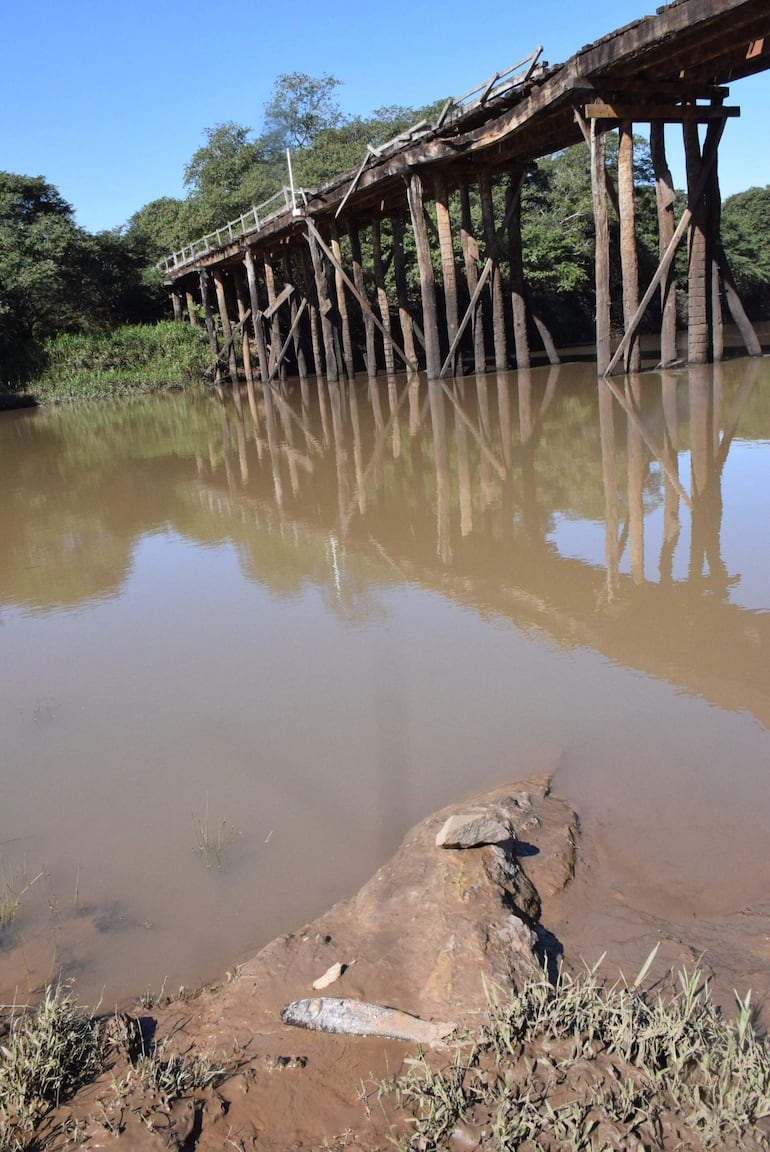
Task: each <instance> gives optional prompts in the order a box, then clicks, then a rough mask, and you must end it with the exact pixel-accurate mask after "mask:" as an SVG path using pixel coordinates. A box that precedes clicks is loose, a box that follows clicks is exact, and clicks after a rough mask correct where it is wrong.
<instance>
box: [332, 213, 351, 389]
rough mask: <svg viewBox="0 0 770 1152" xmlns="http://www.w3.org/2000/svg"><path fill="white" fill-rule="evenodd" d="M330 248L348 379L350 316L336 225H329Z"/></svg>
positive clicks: (349, 366) (349, 367) (349, 378)
mask: <svg viewBox="0 0 770 1152" xmlns="http://www.w3.org/2000/svg"><path fill="white" fill-rule="evenodd" d="M331 249H332V252H333V253H334V260H335V264H334V284H335V288H336V290H337V308H338V310H339V314H340V322H341V326H342V354H343V359H344V361H345V372H346V373H347V377H348V380H353V379H354V377H355V374H356V373H355V368H354V366H353V341H352V340H351V338H350V317H349V316H348V302H347V299H346V297H345V280H344V277H343V273H342V249H341V247H340V237H339V233H338V231H337V225H336V224H332V226H331Z"/></svg>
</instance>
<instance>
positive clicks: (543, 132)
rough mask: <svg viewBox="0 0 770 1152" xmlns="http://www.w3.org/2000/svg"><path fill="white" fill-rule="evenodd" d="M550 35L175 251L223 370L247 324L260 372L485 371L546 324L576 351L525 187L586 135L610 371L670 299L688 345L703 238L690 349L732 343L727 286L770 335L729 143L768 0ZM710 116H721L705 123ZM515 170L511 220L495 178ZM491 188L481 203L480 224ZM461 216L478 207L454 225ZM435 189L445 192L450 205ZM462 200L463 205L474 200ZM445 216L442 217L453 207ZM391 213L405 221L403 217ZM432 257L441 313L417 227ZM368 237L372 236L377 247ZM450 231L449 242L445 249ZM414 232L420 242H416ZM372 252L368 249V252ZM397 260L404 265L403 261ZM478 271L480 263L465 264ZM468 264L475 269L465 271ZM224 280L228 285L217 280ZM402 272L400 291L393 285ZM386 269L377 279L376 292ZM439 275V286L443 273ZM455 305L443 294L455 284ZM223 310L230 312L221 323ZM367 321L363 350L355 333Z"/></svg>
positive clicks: (671, 344) (692, 4) (664, 342)
mask: <svg viewBox="0 0 770 1152" xmlns="http://www.w3.org/2000/svg"><path fill="white" fill-rule="evenodd" d="M541 51H542V50H541V49H536V50H535V51H534V52H532V53H531V54H530V55H529V56H528V57H526V58H525V59H524V60H521V61H519V62H518V63H517V64H516V65H514V66H513V67H512V68H510V69H508V70H507V71H506V72H503V73H497V74H496V75H495V76H493V77H491V78H490V79H489V80H488V81H487V82H486V83H485V84H482V85H480V86H479V87H478V88H476V89H474V90H473V91H472V92H469V93H466V94H465V95H464V96H461V97H458V98H457V99H456V100H449V101H448V102H447V104H446V105H445V107H444V108H443V110H442V112H441V114H440V115H439V116H438V118H437V119H436V120H435V122H421V123H419V124H416V125H414V127H413V128H411V129H410V130H409V131H407V132H405V133H402V134H401V135H400V136H398V137H397V138H395V139H394V140H392V141H390V142H389V143H387V144H385V145H383V146H381V147H378V148H375V147H373V146H369V148H368V149H367V152H366V155H365V156H363V157H362V160H361V164H360V166H359V167H358V168H357V169H355V170H351V171H349V172H345V173H342V174H341V175H339V176H338V177H335V178H334V179H333V180H331V181H329V182H328V183H327V184H325V185H323V186H322V187H320V188H317V189H314V190H309V189H298V188H295V187H293V185H291V186H289V187H287V188H285V189H284V190H283V191H282V192H280V193H279V194H278V196H277V198H274V200H273V202H268V204H267V205H262V206H260V207H257V208H253V209H252V210H251V211H250V212H248V213H246V214H245V215H244V216H242V217H240V218H239V219H238V220H237V221H231V222H229V223H228V224H226V225H225V226H224V227H223V228H221V229H219V230H218V231H217V232H216V233H213V234H211V235H209V236H206V237H203V238H201V239H200V240H197V241H195V242H193V243H191V244H189V245H187V246H186V247H185V248H183V249H182V250H181V251H180V252H177V253H174V254H173V255H172V256H169V257H168V258H167V259H166V260H165V261H164V262H163V264H162V267H163V271H164V273H165V278H166V283H167V284H168V285H169V287H170V289H171V294H172V301H173V304H174V312H175V315H176V316H177V317H178V318H179V319H181V318H182V316H183V314H184V309H185V304H186V307H187V312H188V315H189V318H190V320H191V322H193V323H195V322H196V321H197V316H198V313H199V309H200V308H201V307H202V311H203V314H204V316H205V321H206V326H207V329H208V334H209V340H210V344H211V350H212V358H213V361H214V362H215V364H216V365H217V368H216V371H217V379H218V380H219V379H221V376H222V375H223V374H225V373H226V372H227V371H228V369H229V375H230V378H231V380H233V381H235V380H237V378H238V364H237V360H236V356H235V351H234V345H235V341H236V339H239V340H240V341H241V342H242V348H243V365H244V370H245V374H246V378H247V380H248V381H249V382H251V381H252V380H254V379H256V376H257V371H256V369H257V365H256V364H253V362H252V356H253V354H254V352H256V359H257V361H258V368H259V377H260V378H261V380H262V381H266V382H269V381H271V380H272V379H274V378H275V376H276V375H277V374H278V373H279V372H285V371H286V369H287V366H290V367H291V370H293V371H295V372H296V373H298V374H299V376H300V378H301V379H305V378H306V377H307V375H308V373H309V372H311V373H314V374H316V375H325V376H326V378H327V380H330V381H334V380H337V379H338V378H339V377H340V375H342V373H345V374H346V375H347V376H348V377H352V376H353V375H354V373H355V371H356V369H357V368H358V367H360V366H363V367H365V368H366V370H367V371H368V373H369V375H370V376H371V375H374V374H375V373H376V372H377V371H378V370H379V369H384V370H385V371H386V372H388V373H389V374H391V373H393V372H395V371H399V370H401V368H402V367H406V368H407V369H409V370H418V369H420V368H424V369H425V370H426V371H427V375H428V378H429V379H438V378H440V377H441V376H445V375H447V374H449V373H451V372H453V371H454V370H455V367H456V365H457V362H458V357H459V356H460V355H461V354H462V353H463V352H464V353H465V355H466V361H467V363H468V364H469V365H471V364H472V368H473V370H474V371H476V372H483V371H485V370H486V366H487V353H488V349H487V347H486V346H485V331H486V333H488V334H489V336H491V340H490V341H489V342H490V344H491V348H490V349H489V351H491V353H492V356H493V359H494V365H495V368H496V369H497V370H505V369H507V368H508V367H509V366H510V365H511V364H512V363H515V365H516V367H518V368H524V367H527V366H528V365H529V363H530V343H529V341H530V334H535V333H537V335H538V338H539V339H540V340H541V341H542V343H543V347H544V349H545V352H546V354H547V356H548V358H549V359H550V360H551V361H552V362H556V361H557V360H558V354H557V351H556V343H557V342H558V340H559V333H551V332H549V330H548V328H547V327H546V325H545V323H544V321H543V320H542V318H541V317H540V316H538V315H537V314H536V313H535V312H534V310H533V309H532V307H531V297H530V294H529V293H528V291H527V286H526V283H525V276H524V271H523V263H522V247H521V196H520V193H521V188H522V184H523V181H524V177H525V172H526V167H527V165H528V164H529V163H531V162H532V161H534V160H536V159H538V158H540V157H542V156H545V155H548V154H551V153H553V152H556V151H559V150H561V149H563V148H566V147H568V146H569V145H571V144H574V143H576V142H578V141H580V140H581V139H585V140H586V142H587V143H588V144H589V146H590V153H591V181H592V192H593V212H594V223H595V237H596V240H595V243H596V250H595V267H596V355H597V365H598V370H599V373H600V374H603V375H608V374H609V373H610V372H612V371H614V370H616V369H621V368H622V369H624V370H625V371H632V372H633V371H635V370H636V369H637V368H638V367H639V363H640V358H639V356H640V354H639V346H638V333H639V325H640V322H641V320H642V318H643V316H644V313H645V311H646V309H647V307H648V305H649V303H650V301H651V300H652V298H653V296H654V295H655V294H656V293H659V294H660V301H661V314H662V321H661V334H660V361H661V364H663V365H665V364H670V363H673V362H674V361H675V359H676V356H677V352H676V305H675V284H674V279H673V258H674V255H675V253H676V250H677V247H678V245H679V243H680V242H681V241H682V240H683V239H685V238H686V239H687V241H688V255H689V259H688V284H687V294H688V329H687V342H688V351H687V356H688V360H689V362H690V363H693V364H699V363H704V362H707V361H709V360H712V359H713V360H719V359H720V358H721V356H722V350H723V336H722V324H723V319H722V300H723V299H724V300H725V302H726V303H727V305H728V307H729V309H730V312H731V314H732V317H733V319H734V321H735V322H736V323H737V325H738V327H739V329H740V332H741V335H742V337H743V340H744V342H745V345H746V348H747V351H748V352H749V353H750V354H753V355H758V354H759V353H760V351H761V349H760V345H759V342H758V340H757V337H756V335H755V333H754V331H753V329H752V327H751V324H750V323H749V321H748V320H747V318H746V316H745V313H744V311H743V308H742V306H741V303H740V300H739V298H738V294H737V292H736V291H735V287H734V284H733V281H732V277H731V275H730V270H729V267H728V266H727V262H726V260H725V257H724V252H723V250H722V245H721V242H720V234H719V215H720V196H719V183H718V175H717V158H718V146H719V141H720V139H721V136H722V133H723V131H724V128H725V124H726V121H727V120H728V119H729V118H730V117H731V116H737V115H738V114H739V109H738V108H737V107H734V106H730V105H729V104H727V103H726V100H727V98H728V96H729V89H728V88H727V87H726V85H727V84H729V83H731V82H733V81H735V80H739V79H741V78H742V77H744V76H748V75H751V74H753V73H756V72H760V71H763V70H765V69H767V68H768V67H770V6H768V3H767V0H678V2H676V3H673V4H670V5H667V6H666V7H664V8H659V9H658V11H657V14H656V15H654V16H645V17H642V18H641V19H639V20H637V21H634V22H633V23H632V24H628V25H626V26H625V27H624V28H620V29H618V30H617V31H615V32H612V33H610V34H609V35H608V36H605V37H603V38H602V39H601V40H598V41H596V42H595V43H593V44H590V45H588V46H586V47H584V48H582V49H580V51H579V52H577V53H575V55H574V56H572V57H571V58H570V59H569V60H567V61H566V62H565V63H563V64H557V65H548V64H546V63H544V62H542V61H541V60H540V54H541ZM639 124H648V125H649V133H650V151H651V157H652V161H653V166H654V169H655V178H656V201H657V211H658V226H659V238H660V263H659V266H658V269H657V271H656V273H655V276H654V277H653V279H652V281H651V282H650V284H649V285H648V286H647V287H646V290H645V291H644V292H643V293H642V292H641V291H640V285H639V275H638V262H637V244H636V227H635V218H634V196H633V150H634V144H633V134H634V126H635V125H639ZM665 124H681V126H682V134H683V148H684V155H685V161H686V171H687V194H688V203H687V207H686V209H685V210H684V211H683V212H682V213H681V215H680V217H679V219H678V220H677V219H676V218H675V212H674V201H675V194H674V188H673V183H672V178H671V174H670V171H669V168H668V164H667V160H666V152H665V145H664V134H663V129H664V125H665ZM700 126H705V135H704V137H703V139H701V133H700V131H699V129H700ZM608 129H617V130H618V133H619V151H618V167H617V185H615V183H614V181H613V180H612V178H611V176H610V174H609V173H608V170H607V166H606V161H605V133H606V131H607V130H608ZM501 177H503V178H504V179H505V181H506V198H505V210H504V213H500V212H498V216H500V215H503V218H502V220H500V219H496V214H495V202H494V199H493V195H492V182H493V179H495V178H497V179H499V178H501ZM471 189H473V195H474V197H478V201H479V202H480V205H481V218H482V221H483V226H482V230H481V232H482V234H481V235H480V236H478V237H477V236H476V235H474V226H473V221H472V216H471V207H470V205H471ZM453 198H454V203H453V207H454V208H455V212H453V214H452V215H453V216H454V217H455V218H457V217H459V219H460V221H461V223H460V227H459V244H458V243H457V240H458V237H457V236H455V235H453V229H452V218H451V217H450V204H451V203H452V200H453ZM426 200H433V201H434V202H435V206H434V210H433V212H432V214H429V213H428V212H426V207H425V202H426ZM610 204H611V205H612V206H613V208H614V211H615V213H616V215H617V218H618V221H619V236H620V259H621V267H622V311H623V329H624V331H623V336H622V339H621V340H620V342H619V343H618V344H617V347H616V348H615V350H614V352H613V349H612V344H611V330H610V303H611V301H610V225H609V205H610ZM458 209H459V211H458ZM434 218H435V219H434ZM384 221H387V222H389V227H387V228H385V229H383V228H382V224H383V222H384ZM408 228H411V233H412V239H413V248H414V253H415V255H414V259H416V263H417V269H418V272H419V283H420V290H421V315H419V316H416V315H414V314H413V311H412V309H411V308H410V301H409V298H408V293H407V271H408V269H407V259H408V255H407V248H405V244H404V240H405V235H406V229H408ZM362 239H366V240H367V241H368V243H367V244H365V245H364V246H363V248H362ZM432 244H433V245H434V246H437V248H438V253H437V255H438V259H437V260H436V262H435V266H436V267H439V266H440V268H441V276H440V279H439V278H438V277H437V272H436V270H435V268H434V259H433V253H432V247H431V246H432ZM411 247H412V246H411V245H410V246H408V249H409V250H411ZM363 250H366V251H370V252H371V261H370V266H369V267H365V265H364V262H363V257H362V251H363ZM390 266H392V269H393V276H392V278H390V279H388V278H386V268H387V267H390ZM461 270H462V272H461ZM462 273H464V276H463V274H462ZM212 280H213V287H214V292H213V293H212V288H211V281H212ZM389 283H393V284H394V285H395V296H394V299H392V300H391V299H389V295H388V284H389ZM367 284H369V285H373V289H374V290H373V293H372V296H371V298H370V296H369V294H368V291H367ZM437 290H438V291H437ZM440 301H441V302H442V304H443V306H442V307H439V302H440ZM215 309H216V311H218V313H219V324H217V323H216V322H215ZM356 331H361V332H362V333H363V337H362V340H361V344H362V350H361V352H360V353H359V350H358V349H357V348H356V347H355V346H354V336H353V334H354V332H356Z"/></svg>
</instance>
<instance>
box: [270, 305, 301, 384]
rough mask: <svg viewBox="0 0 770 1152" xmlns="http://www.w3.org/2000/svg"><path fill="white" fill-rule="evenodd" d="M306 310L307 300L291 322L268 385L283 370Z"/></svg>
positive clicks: (271, 370)
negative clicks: (290, 346)
mask: <svg viewBox="0 0 770 1152" xmlns="http://www.w3.org/2000/svg"><path fill="white" fill-rule="evenodd" d="M306 308H307V300H303V301H302V303H301V304H300V306H299V307H298V308H297V311H296V314H295V316H294V319H293V320H292V322H291V328H290V329H289V334H288V336H287V337H286V340H285V341H284V343H283V347H282V348H281V349H280V351H279V353H278V355H277V356H276V358H275V363H274V364H273V367H272V368H271V369H270V375H269V376H268V378H267V382H268V384H271V383H272V382H273V380H274V379H275V378H276V376H277V375H278V373H279V371H280V369H281V365H282V364H283V361H284V359H285V357H286V353H287V352H288V351H289V345H290V344H291V343H292V341H293V340H294V336H295V334H296V332H297V329H298V327H299V322H300V320H301V319H302V313H303V312H304V311H305V309H306Z"/></svg>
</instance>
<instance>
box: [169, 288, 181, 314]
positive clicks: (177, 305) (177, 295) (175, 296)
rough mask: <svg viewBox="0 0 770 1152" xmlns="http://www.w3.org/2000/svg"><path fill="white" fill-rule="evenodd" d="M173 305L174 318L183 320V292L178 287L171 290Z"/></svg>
mask: <svg viewBox="0 0 770 1152" xmlns="http://www.w3.org/2000/svg"><path fill="white" fill-rule="evenodd" d="M171 307H172V308H173V309H174V319H175V320H178V321H181V319H182V293H181V292H180V290H179V289H178V288H174V289H173V291H172V292H171Z"/></svg>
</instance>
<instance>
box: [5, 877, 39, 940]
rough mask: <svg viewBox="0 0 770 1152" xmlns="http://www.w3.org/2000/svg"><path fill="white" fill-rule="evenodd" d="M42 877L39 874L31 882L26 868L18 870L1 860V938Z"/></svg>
mask: <svg viewBox="0 0 770 1152" xmlns="http://www.w3.org/2000/svg"><path fill="white" fill-rule="evenodd" d="M42 876H43V873H42V872H39V873H38V874H37V876H33V878H32V879H31V880H29V879H28V878H27V871H26V868H25V867H23V866H22V867H21V868H18V869H17V868H14V867H13V866H12V865H9V864H6V863H5V861H4V860H0V936H1V935H2V933H3V932H4V931H5V929H6V928H7V927H8V926H9V925H10V924H12V923H13V921H14V920H15V919H16V917H17V916H18V914H19V911H20V909H21V902H22V899H23V898H24V896H26V894H27V892H29V890H30V888H31V887H32V886H33V884H36V883H37V881H38V880H40V879H41V877H42Z"/></svg>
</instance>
